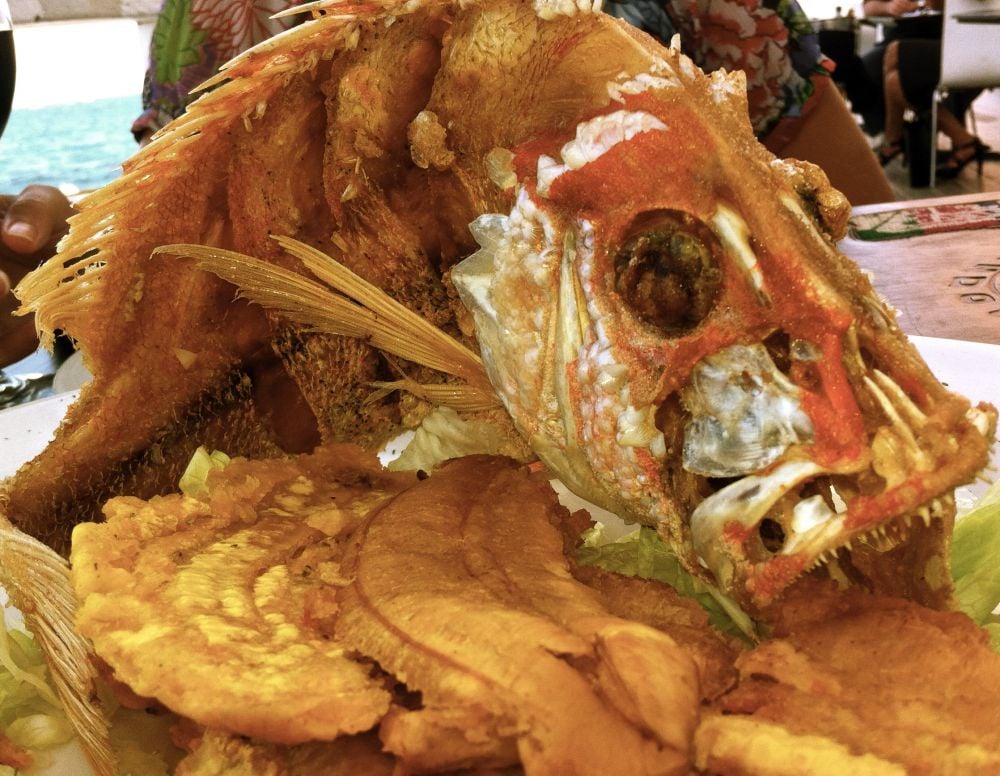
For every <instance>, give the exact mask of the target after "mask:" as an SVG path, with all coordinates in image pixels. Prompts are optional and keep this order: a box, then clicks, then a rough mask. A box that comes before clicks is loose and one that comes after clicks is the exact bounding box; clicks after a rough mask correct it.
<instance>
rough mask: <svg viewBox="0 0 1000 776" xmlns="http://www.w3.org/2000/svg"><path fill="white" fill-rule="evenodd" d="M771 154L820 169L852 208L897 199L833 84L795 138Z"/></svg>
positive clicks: (807, 114)
mask: <svg viewBox="0 0 1000 776" xmlns="http://www.w3.org/2000/svg"><path fill="white" fill-rule="evenodd" d="M769 148H770V146H769ZM770 150H771V151H772V152H773V153H774V154H776V155H777V156H781V157H785V158H792V159H803V160H805V161H807V162H812V163H813V164H817V165H819V166H820V167H821V168H823V171H824V172H825V173H826V175H827V177H828V178H829V179H830V183H831V184H833V186H834V187H835V188H837V189H839V190H840V191H841V192H842V193H843V194H844V196H846V197H847V199H848V201H849V202H850V203H851V204H852V205H868V204H872V203H875V202H891V201H893V200H894V199H895V198H896V197H895V194H894V193H893V191H892V186H891V185H890V184H889V181H888V179H887V178H886V177H885V173H884V172H883V171H882V168H881V167H880V166H879V164H878V161H877V159H876V158H875V154H873V153H872V149H871V147H870V146H869V145H868V141H867V140H866V139H865V136H864V133H863V132H862V131H861V128H860V127H859V126H858V123H857V121H856V120H855V119H854V116H852V115H851V112H850V111H849V110H848V109H847V104H846V103H845V102H844V98H843V97H842V96H841V95H840V92H839V91H837V89H836V88H834V86H833V85H832V84H830V85H829V86H828V87H827V88H826V89H824V90H823V93H822V94H821V95H820V96H819V99H818V101H817V102H816V104H815V105H814V106H813V107H812V109H811V110H810V111H809V112H808V113H806V115H805V116H804V117H803V118H802V119H801V121H800V123H799V130H798V132H797V133H796V135H795V137H793V138H792V139H791V140H790V141H789V142H788V143H787V144H785V145H784V146H783V147H781V148H778V149H775V148H771V149H770Z"/></svg>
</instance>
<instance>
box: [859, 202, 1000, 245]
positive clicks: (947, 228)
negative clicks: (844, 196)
mask: <svg viewBox="0 0 1000 776" xmlns="http://www.w3.org/2000/svg"><path fill="white" fill-rule="evenodd" d="M997 227H1000V200H988V201H985V202H968V203H964V204H954V205H927V206H924V207H914V208H900V209H898V210H886V211H882V212H879V213H864V214H862V215H857V216H854V217H853V218H852V219H851V222H850V232H849V234H850V236H851V237H853V238H855V239H857V240H898V239H901V238H904V237H918V236H921V235H927V234H940V233H942V232H959V231H963V230H967V229H994V228H997Z"/></svg>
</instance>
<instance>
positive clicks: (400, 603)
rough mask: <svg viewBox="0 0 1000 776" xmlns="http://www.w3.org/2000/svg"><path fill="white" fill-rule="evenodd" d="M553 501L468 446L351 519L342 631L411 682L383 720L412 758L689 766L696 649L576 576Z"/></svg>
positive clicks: (620, 769) (419, 763) (420, 761)
mask: <svg viewBox="0 0 1000 776" xmlns="http://www.w3.org/2000/svg"><path fill="white" fill-rule="evenodd" d="M561 511H564V510H562V508H561V507H560V506H559V504H558V502H557V501H556V498H555V496H554V494H553V493H552V491H551V489H550V488H549V487H548V485H547V484H545V483H543V482H538V481H537V480H535V479H532V478H531V477H530V475H528V474H527V472H526V471H525V470H524V469H523V468H517V467H515V466H513V465H512V463H511V462H509V461H508V460H505V459H500V458H490V457H484V456H471V457H467V458H463V459H459V460H457V461H454V462H451V463H449V464H446V465H445V466H444V467H442V468H441V469H440V470H438V471H437V472H436V473H434V474H433V475H432V476H431V477H430V479H429V480H426V481H425V482H423V483H421V484H419V485H417V486H415V487H413V488H411V489H409V490H408V491H406V492H405V493H403V494H401V495H400V496H399V497H398V498H397V499H395V500H394V501H393V502H392V503H391V504H388V505H386V507H385V508H383V509H381V510H379V511H378V512H377V513H375V514H373V515H372V516H371V518H370V519H369V520H368V521H366V523H365V524H364V525H363V526H362V527H361V529H359V530H358V531H357V532H356V533H355V535H354V537H353V539H352V549H351V552H350V554H349V556H348V558H347V560H346V562H345V571H346V572H347V573H349V574H350V575H351V577H352V582H351V584H350V586H348V587H346V588H345V589H344V590H343V591H342V593H341V596H340V603H341V614H340V617H339V619H338V621H337V632H338V634H339V637H340V638H342V639H343V640H344V642H345V643H347V644H349V645H351V646H352V647H353V648H354V649H356V650H357V651H359V652H360V653H361V654H365V655H369V656H371V657H372V658H373V659H375V660H376V661H377V662H378V663H379V665H381V666H382V667H383V668H384V669H385V670H387V671H389V672H391V673H392V674H394V675H395V676H396V677H398V679H399V680H400V681H402V682H404V683H405V685H406V687H407V688H408V689H409V690H410V691H412V692H416V693H419V703H418V705H417V707H416V708H407V707H404V706H397V707H394V709H393V710H391V711H390V713H389V715H388V716H387V717H386V719H385V720H384V721H383V722H382V725H381V728H380V736H381V738H382V740H383V743H384V745H385V747H386V749H387V750H388V751H390V752H392V753H394V754H395V755H396V756H397V757H399V758H400V759H401V760H402V761H403V762H404V764H405V765H406V766H407V767H409V768H411V769H413V770H414V771H415V772H424V773H426V772H438V771H445V770H449V769H454V768H456V767H463V766H468V765H472V764H480V765H496V766H502V765H508V764H511V763H514V762H516V761H517V760H518V759H520V761H521V764H522V765H523V766H524V769H525V772H526V773H580V774H584V773H593V774H613V773H628V774H640V773H686V772H688V770H689V767H690V764H689V742H690V734H691V730H692V726H693V724H694V722H695V720H696V718H697V714H698V706H699V697H700V692H699V682H698V670H697V668H696V666H695V663H694V662H693V660H692V658H691V657H690V656H689V655H688V654H687V652H686V651H685V650H683V649H682V648H681V647H679V646H678V645H677V643H676V642H674V641H673V640H672V639H671V638H670V637H669V636H667V635H666V634H664V633H662V632H661V631H658V630H656V629H653V628H650V627H647V626H645V625H642V624H640V623H637V622H630V621H628V620H624V619H620V618H618V617H615V616H613V615H611V614H609V613H608V611H607V610H606V609H605V608H604V606H603V605H602V603H601V601H600V598H599V596H598V595H597V593H596V592H595V591H593V590H591V589H590V588H588V587H586V586H584V585H582V584H580V583H579V582H577V581H575V580H574V579H573V578H572V576H571V574H570V571H569V568H568V564H567V562H566V560H565V558H564V557H563V554H562V540H561V537H560V535H559V531H558V529H557V528H556V526H555V524H554V521H555V520H558V519H559V518H560V513H561Z"/></svg>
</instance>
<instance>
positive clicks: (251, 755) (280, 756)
mask: <svg viewBox="0 0 1000 776" xmlns="http://www.w3.org/2000/svg"><path fill="white" fill-rule="evenodd" d="M394 766H395V761H394V760H393V758H392V757H390V756H389V755H387V754H384V753H383V752H382V751H381V745H380V744H379V740H378V738H377V737H376V736H375V735H374V734H371V733H369V734H363V735H358V736H342V737H340V738H338V739H337V740H336V741H312V742H309V743H305V744H299V745H298V746H280V745H276V744H264V743H260V742H255V741H247V740H246V739H244V738H241V737H239V736H232V735H228V734H226V733H220V732H218V731H214V730H210V731H206V732H205V733H204V735H202V736H201V737H200V738H199V739H198V741H197V742H196V744H195V746H194V749H193V751H192V752H191V754H189V755H188V756H187V757H185V758H184V759H183V760H181V762H180V763H179V764H178V766H177V770H176V771H174V774H175V776H291V775H292V774H295V776H391V775H392V773H393V768H394Z"/></svg>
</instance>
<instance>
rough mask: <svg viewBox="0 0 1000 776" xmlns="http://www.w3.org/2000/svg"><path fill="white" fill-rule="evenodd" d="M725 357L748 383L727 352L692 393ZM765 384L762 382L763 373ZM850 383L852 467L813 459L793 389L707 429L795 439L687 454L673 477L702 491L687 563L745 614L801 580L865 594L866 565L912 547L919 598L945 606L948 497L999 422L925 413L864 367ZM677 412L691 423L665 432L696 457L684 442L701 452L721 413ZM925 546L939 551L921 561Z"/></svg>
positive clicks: (690, 408) (975, 411) (943, 409)
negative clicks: (823, 573)
mask: <svg viewBox="0 0 1000 776" xmlns="http://www.w3.org/2000/svg"><path fill="white" fill-rule="evenodd" d="M740 347H741V348H742V350H743V351H745V350H746V348H745V347H743V346H740ZM761 352H763V349H762V348H761ZM726 359H729V363H734V364H736V365H737V366H736V370H737V372H740V370H742V375H743V377H744V381H745V379H746V374H747V367H746V363H747V359H746V358H745V356H743V355H734V353H733V352H729V353H727V352H726V351H723V352H722V353H721V355H720V354H716V355H715V356H713V358H712V360H708V361H707V366H705V365H699V367H697V368H696V370H695V374H694V376H695V378H696V379H695V380H694V381H693V382H694V383H695V384H696V383H697V378H698V376H699V374H698V373H699V370H701V371H702V372H706V371H709V370H710V369H715V370H716V371H718V368H719V364H720V363H722V362H725V361H726ZM762 372H763V373H764V374H765V375H767V374H769V373H768V372H767V368H765V369H763V370H762ZM775 375H778V376H780V375H779V374H778V372H777V371H776V372H775ZM854 377H855V379H854V380H852V385H853V390H854V393H855V398H856V400H857V402H858V405H859V407H861V408H862V409H861V412H860V416H861V418H862V421H863V422H862V426H861V427H860V430H861V436H862V440H861V443H860V444H858V445H856V446H855V447H854V448H853V450H852V452H851V454H850V455H845V456H840V457H835V458H830V457H829V456H824V455H822V454H819V455H818V454H817V450H816V448H817V445H816V444H815V442H816V436H817V435H819V434H820V431H819V430H816V431H815V434H814V432H813V429H811V428H810V426H809V423H808V422H803V421H802V413H801V406H802V405H803V404H804V403H805V402H804V401H802V400H801V396H800V391H799V390H798V388H797V387H796V386H794V385H791V384H790V383H789V384H788V387H786V388H785V389H783V390H784V394H783V396H782V397H781V399H782V401H779V402H775V400H774V396H773V395H768V396H766V397H764V399H765V400H762V402H759V403H758V405H757V408H756V409H755V408H754V406H752V404H750V405H748V404H747V403H746V402H744V405H742V406H741V409H740V412H739V413H738V414H737V416H734V417H732V418H730V419H729V420H728V427H727V426H726V423H722V424H717V426H711V425H709V427H711V428H717V430H718V429H721V430H718V433H720V434H722V435H723V436H724V437H726V438H733V437H737V436H738V432H739V429H740V428H741V427H746V426H748V425H749V426H751V427H753V428H754V429H765V430H767V429H768V428H772V427H783V428H786V429H789V428H792V427H793V426H794V427H796V428H797V429H798V431H797V435H796V433H792V432H788V433H786V434H785V435H784V436H781V435H780V434H777V433H776V432H772V433H769V436H768V439H769V440H770V442H769V443H768V444H765V443H762V442H761V441H760V440H754V442H753V443H752V444H749V445H747V447H748V448H749V451H748V452H742V453H741V448H740V445H736V448H737V449H736V450H735V452H734V451H733V450H729V451H725V449H724V445H722V444H721V443H718V444H716V447H722V448H723V455H721V456H719V455H715V456H714V457H713V460H710V461H707V462H706V461H705V460H704V456H702V457H699V456H698V455H697V453H696V451H695V452H692V453H691V454H690V455H685V459H684V463H683V469H684V472H683V473H682V474H681V475H679V477H680V478H681V479H686V480H687V483H688V484H687V488H686V489H687V491H688V493H691V494H694V493H699V497H698V498H696V499H695V498H692V499H689V500H688V508H687V510H685V511H686V512H687V514H688V515H689V518H688V520H687V523H688V527H689V530H690V540H691V545H692V548H693V553H694V560H695V562H696V563H697V564H699V566H700V567H701V568H702V569H703V570H704V571H706V572H707V575H708V576H709V577H710V578H711V579H712V580H713V581H714V583H715V584H716V585H717V586H718V587H719V588H720V589H721V590H722V591H723V592H726V593H728V594H731V595H733V596H734V597H735V598H737V599H738V600H740V602H741V603H742V604H744V605H745V606H747V607H748V608H749V609H751V610H759V609H761V608H763V607H766V606H768V605H769V604H770V603H771V602H773V601H774V600H775V599H776V598H777V597H779V596H780V594H781V593H782V592H783V591H784V590H785V589H786V588H787V587H789V586H790V585H791V584H792V583H793V582H794V581H795V580H796V579H797V578H798V577H800V576H802V575H804V574H806V573H809V572H810V571H813V570H815V569H817V568H820V567H826V569H827V571H828V572H829V573H830V574H831V575H832V576H834V577H838V578H841V579H842V581H847V582H857V583H861V584H867V581H866V577H869V576H870V575H871V574H872V573H873V572H872V567H873V566H877V565H878V564H879V563H880V562H882V561H883V560H885V559H890V558H893V557H895V556H894V553H895V554H897V555H898V554H902V553H904V552H911V555H912V554H913V551H910V550H905V549H900V548H903V547H905V546H906V545H908V544H913V545H915V546H918V547H919V546H922V545H925V546H926V547H925V550H924V551H923V557H922V559H921V561H920V562H921V563H923V564H924V565H925V566H926V568H923V569H921V574H922V577H923V581H924V582H925V583H926V584H927V586H928V587H929V588H931V589H932V590H933V591H937V592H932V593H929V594H928V595H930V596H931V597H933V596H934V595H941V596H944V595H946V592H945V591H944V588H945V587H947V585H948V575H947V565H946V559H945V560H944V561H943V562H942V558H941V553H942V550H941V544H940V542H936V541H935V537H937V538H940V537H941V536H944V535H946V534H947V531H948V529H950V525H951V521H952V520H953V518H954V514H955V500H954V488H955V487H956V486H957V485H959V484H962V483H964V482H967V481H969V480H971V479H972V478H973V477H974V476H975V475H976V473H977V472H978V471H979V470H980V469H981V468H982V467H983V465H984V464H985V463H986V455H987V453H988V444H986V441H987V440H990V439H991V438H992V432H993V426H994V422H995V412H994V411H993V410H992V408H990V407H985V406H984V407H970V406H969V405H968V402H966V401H965V400H964V399H962V398H961V397H958V396H954V395H951V394H946V395H945V396H944V397H943V398H941V399H939V400H936V401H934V402H928V401H926V400H925V402H924V404H925V406H924V408H923V409H922V408H921V407H920V406H918V404H917V402H916V401H914V399H913V398H911V397H910V395H909V394H908V393H907V392H906V391H904V390H903V388H901V387H900V385H899V384H898V383H897V381H896V380H894V379H893V378H892V377H890V376H889V374H887V373H886V372H884V371H882V370H880V369H878V368H874V367H871V366H868V367H866V368H865V369H864V370H863V372H862V373H861V374H855V375H854ZM769 382H770V384H771V385H774V384H775V383H776V380H772V379H770V378H769ZM775 407H778V408H781V407H783V408H784V409H778V410H776V409H775ZM758 410H759V411H758ZM676 411H681V412H684V413H685V414H686V415H687V418H686V420H685V421H681V420H679V419H677V418H676V417H675V418H674V419H673V420H672V421H671V422H670V423H671V424H672V425H674V426H675V427H677V426H678V425H680V424H681V423H683V425H684V428H685V432H684V436H685V438H684V444H685V446H689V445H690V446H692V447H694V446H695V445H692V444H691V442H692V434H693V435H694V439H695V440H696V441H697V440H700V438H701V437H700V436H699V435H702V434H703V431H702V429H703V428H704V427H706V424H705V423H703V422H700V421H702V420H703V418H702V417H699V416H698V413H699V412H701V413H705V412H709V411H711V412H714V413H715V419H718V417H724V415H723V413H721V412H719V411H718V407H709V408H708V409H706V407H705V405H704V403H702V404H698V402H696V401H691V400H687V401H683V402H682V403H681V404H678V405H676V407H675V412H676ZM775 413H781V414H780V417H777V418H775V417H774V415H775ZM792 420H794V423H793V422H792ZM845 449H847V448H845ZM720 460H721V464H719V463H718V461H720ZM706 467H707V469H708V470H706ZM674 476H675V477H678V475H677V474H676V473H675V475H674ZM931 544H935V545H936V548H935V549H930V548H929V547H930V545H931ZM915 552H917V553H918V554H919V552H920V551H919V550H916V551H915ZM934 555H937V558H936V559H935V557H933V556H934ZM935 563H936V564H937V566H935V567H934V568H931V566H933V565H934V564H935Z"/></svg>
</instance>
